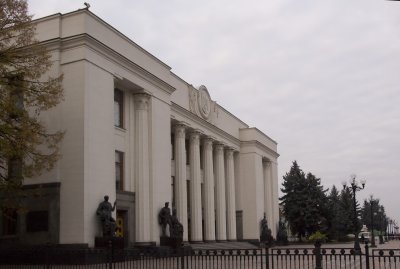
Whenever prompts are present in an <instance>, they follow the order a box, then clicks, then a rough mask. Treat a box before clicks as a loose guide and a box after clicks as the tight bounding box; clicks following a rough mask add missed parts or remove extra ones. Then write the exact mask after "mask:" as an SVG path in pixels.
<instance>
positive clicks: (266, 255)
mask: <svg viewBox="0 0 400 269" xmlns="http://www.w3.org/2000/svg"><path fill="white" fill-rule="evenodd" d="M265 269H269V247H268V245H267V246H266V247H265Z"/></svg>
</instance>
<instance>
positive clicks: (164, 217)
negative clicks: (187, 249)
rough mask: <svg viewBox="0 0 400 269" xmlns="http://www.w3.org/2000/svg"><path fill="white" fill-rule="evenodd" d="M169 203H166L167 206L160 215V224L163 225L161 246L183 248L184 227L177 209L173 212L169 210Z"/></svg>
mask: <svg viewBox="0 0 400 269" xmlns="http://www.w3.org/2000/svg"><path fill="white" fill-rule="evenodd" d="M168 205H169V203H168V202H166V203H165V206H164V207H163V208H162V209H161V210H160V213H159V214H158V223H159V224H160V225H161V229H162V230H161V236H160V245H161V246H169V247H173V248H179V247H182V241H183V225H182V224H181V223H180V222H179V220H178V217H177V216H176V209H175V208H173V209H172V215H171V211H170V209H169V208H168ZM167 225H168V226H169V236H167V231H166V229H167Z"/></svg>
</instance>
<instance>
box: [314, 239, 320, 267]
mask: <svg viewBox="0 0 400 269" xmlns="http://www.w3.org/2000/svg"><path fill="white" fill-rule="evenodd" d="M314 246H315V249H314V250H315V269H322V255H321V241H320V240H317V241H316V242H315V244H314Z"/></svg>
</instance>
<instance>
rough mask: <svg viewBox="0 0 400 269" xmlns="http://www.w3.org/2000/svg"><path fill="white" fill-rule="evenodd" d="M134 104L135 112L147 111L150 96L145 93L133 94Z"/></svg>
mask: <svg viewBox="0 0 400 269" xmlns="http://www.w3.org/2000/svg"><path fill="white" fill-rule="evenodd" d="M133 96H134V102H135V109H136V110H147V109H148V108H149V100H150V97H151V96H150V95H149V94H147V93H137V94H134V95H133Z"/></svg>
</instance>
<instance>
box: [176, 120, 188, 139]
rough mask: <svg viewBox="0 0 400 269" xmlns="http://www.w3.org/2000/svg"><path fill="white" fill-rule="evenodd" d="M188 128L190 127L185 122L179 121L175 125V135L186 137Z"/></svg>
mask: <svg viewBox="0 0 400 269" xmlns="http://www.w3.org/2000/svg"><path fill="white" fill-rule="evenodd" d="M187 128H188V126H187V125H186V124H185V123H183V122H179V123H177V124H175V125H174V130H175V136H176V137H179V138H185V134H186V129H187Z"/></svg>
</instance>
